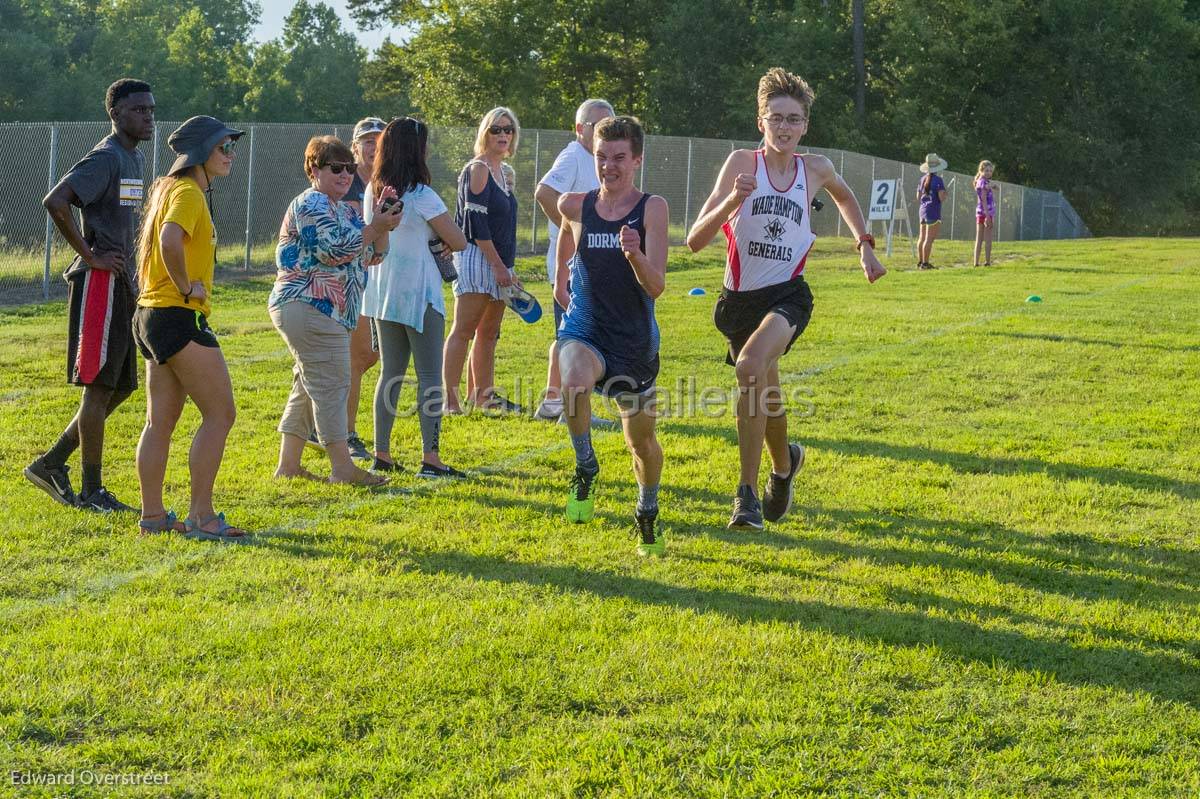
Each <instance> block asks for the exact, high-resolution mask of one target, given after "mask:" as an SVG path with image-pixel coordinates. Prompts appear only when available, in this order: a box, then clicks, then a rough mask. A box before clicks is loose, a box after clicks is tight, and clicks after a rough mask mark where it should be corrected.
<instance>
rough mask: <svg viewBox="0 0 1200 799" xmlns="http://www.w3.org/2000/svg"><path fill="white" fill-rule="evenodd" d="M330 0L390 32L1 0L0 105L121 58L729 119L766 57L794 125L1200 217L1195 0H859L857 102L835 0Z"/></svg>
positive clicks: (361, 103)
mask: <svg viewBox="0 0 1200 799" xmlns="http://www.w3.org/2000/svg"><path fill="white" fill-rule="evenodd" d="M349 5H350V6H351V7H352V8H353V9H354V12H355V14H356V15H357V17H358V19H359V20H360V21H361V22H362V23H364V24H373V25H388V26H395V28H396V30H397V31H399V32H400V33H401V34H402V35H401V36H400V37H399V38H402V39H403V40H402V41H395V42H393V41H389V42H388V43H386V44H385V45H384V46H383V47H382V48H380V50H379V51H378V52H376V53H374V54H368V53H367V52H365V51H364V50H362V49H361V48H359V47H358V46H357V45H356V43H355V42H354V39H353V34H352V33H351V32H348V31H346V30H345V29H344V28H343V26H342V25H341V24H340V22H339V20H338V18H337V17H336V15H335V14H334V13H333V12H332V11H331V10H330V9H329V8H328V7H327V6H325V5H324V4H322V3H319V2H317V3H310V2H309V0H299V2H298V3H297V5H296V7H295V9H294V10H293V11H292V12H291V14H290V15H289V18H288V20H287V27H286V30H285V31H284V33H283V35H282V36H281V37H280V38H279V39H278V40H275V41H271V42H267V43H263V44H255V43H253V42H252V41H251V40H250V31H251V29H252V28H253V25H254V22H255V20H257V18H258V15H259V13H260V11H259V8H258V6H257V5H256V3H255V2H254V0H184V2H183V3H172V4H166V3H163V2H162V0H111V1H110V2H105V3H97V2H95V0H46V2H42V0H37V1H36V2H35V0H0V17H3V18H4V20H5V26H4V29H3V30H2V31H0V70H2V73H0V74H3V75H5V79H4V80H3V81H0V120H39V119H52V118H53V119H68V118H71V119H78V118H81V117H86V118H96V117H98V116H101V115H102V113H103V112H102V109H101V108H100V107H99V105H100V104H99V103H98V101H97V99H96V98H97V97H98V96H99V94H100V92H101V91H102V90H103V87H104V85H105V84H106V83H107V82H108V81H109V80H111V79H112V78H114V77H116V76H118V75H121V74H137V75H144V76H146V77H147V78H148V79H151V80H153V81H154V83H155V85H156V86H157V87H159V89H160V90H159V92H158V95H159V100H160V104H161V106H162V109H163V114H164V115H165V116H168V117H181V116H184V115H186V114H189V113H195V112H199V111H211V112H214V113H218V114H224V115H226V116H229V117H236V118H238V119H242V120H261V121H296V120H308V121H316V122H347V121H351V120H353V119H355V118H357V117H358V116H360V115H361V114H362V113H364V112H365V111H367V110H368V109H370V110H372V111H376V112H379V113H382V114H384V115H389V114H391V113H396V112H401V111H416V112H419V113H421V114H424V116H425V118H426V119H428V120H429V121H430V122H433V123H443V124H446V123H454V124H473V123H474V122H475V121H476V120H477V119H478V118H479V115H480V114H481V113H482V112H483V111H486V110H487V109H488V108H491V107H493V106H495V105H498V104H504V105H508V106H509V107H511V108H513V109H514V110H515V111H516V112H517V113H518V115H519V116H520V117H521V121H522V123H523V124H525V125H526V126H531V127H550V128H562V127H565V126H566V125H568V124H569V122H570V119H571V114H572V112H573V110H574V108H575V106H576V105H577V104H578V102H579V100H580V99H582V98H583V97H585V96H605V97H607V98H609V99H610V100H612V101H613V102H614V103H615V104H616V106H617V107H618V108H619V109H620V110H622V111H629V112H632V113H636V114H638V115H639V116H641V117H642V118H643V119H644V120H645V121H646V122H647V123H648V124H649V126H650V128H651V130H652V132H655V133H663V134H675V135H692V136H712V137H726V138H737V139H748V138H754V137H755V136H756V131H755V129H754V88H755V81H756V80H757V78H758V76H759V75H761V74H762V72H763V71H764V70H765V68H767V67H769V66H772V65H775V64H782V65H784V66H787V67H789V68H790V69H792V70H794V71H796V72H799V73H800V74H802V75H804V76H805V77H806V78H808V79H809V80H810V82H811V83H812V84H813V86H814V88H815V89H816V92H817V104H816V106H815V108H814V111H813V118H812V125H811V129H810V132H809V134H808V137H807V141H808V142H809V143H810V144H813V145H817V146H824V147H837V148H842V149H847V150H856V151H860V152H867V153H871V154H874V155H879V156H885V157H890V158H895V159H900V160H906V161H910V162H912V161H919V160H920V159H921V158H922V157H923V156H924V154H925V153H926V152H929V151H937V152H938V153H940V154H941V155H942V156H943V157H945V158H947V159H948V160H949V161H950V163H951V165H952V167H953V168H955V169H956V170H960V171H964V172H971V171H973V168H974V165H975V164H976V163H977V162H978V161H979V160H980V159H982V158H989V159H991V160H993V161H995V162H996V163H997V165H998V173H997V174H998V177H1000V178H1002V179H1006V180H1010V181H1014V182H1018V183H1023V184H1026V185H1032V186H1038V187H1042V188H1049V189H1058V190H1062V191H1063V192H1064V193H1065V194H1066V195H1067V197H1068V198H1069V199H1070V200H1071V202H1072V204H1073V205H1074V206H1075V208H1076V209H1077V210H1078V211H1079V212H1080V213H1081V214H1082V215H1083V217H1084V218H1085V220H1086V221H1087V223H1088V224H1089V226H1090V227H1091V229H1092V230H1093V231H1094V232H1097V233H1112V232H1124V233H1163V232H1200V221H1198V220H1200V3H1197V2H1196V0H1134V1H1133V2H1126V1H1125V0H1044V1H1042V2H1030V0H989V2H986V3H979V2H974V0H872V2H868V3H867V4H866V76H867V78H866V79H867V87H866V88H867V95H866V98H867V99H866V111H867V113H866V117H865V120H864V122H863V123H862V124H858V123H857V122H856V120H855V115H854V65H853V63H852V58H851V52H852V48H851V32H850V27H851V26H850V13H851V12H850V3H849V2H846V1H845V0H840V1H839V2H832V0H794V1H793V2H789V1H788V0H663V1H662V2H651V0H621V2H614V1H613V0H572V2H567V0H442V1H441V2H436V3H434V2H428V1H427V0H349ZM164 34H165V35H164ZM29 86H40V87H45V88H44V90H43V91H40V92H37V93H30V92H29V91H28V87H29Z"/></svg>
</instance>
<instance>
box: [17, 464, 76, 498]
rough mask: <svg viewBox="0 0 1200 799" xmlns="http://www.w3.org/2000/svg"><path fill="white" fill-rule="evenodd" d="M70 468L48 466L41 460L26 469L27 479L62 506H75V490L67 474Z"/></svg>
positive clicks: (65, 466) (64, 465)
mask: <svg viewBox="0 0 1200 799" xmlns="http://www.w3.org/2000/svg"><path fill="white" fill-rule="evenodd" d="M69 470H70V467H69V466H67V465H66V464H63V465H62V466H47V465H46V464H45V463H44V462H43V461H42V459H41V458H38V459H37V460H35V461H34V462H33V463H31V464H29V465H28V466H26V467H25V479H26V480H28V481H29V482H31V483H33V484H34V485H35V486H37V487H38V488H40V489H42V490H43V491H45V492H46V493H47V494H49V495H50V498H51V499H53V500H54V501H55V502H58V503H59V504H62V505H72V506H73V505H74V504H75V502H76V498H75V489H73V488H71V478H70V476H69V475H68V474H67V472H68V471H69Z"/></svg>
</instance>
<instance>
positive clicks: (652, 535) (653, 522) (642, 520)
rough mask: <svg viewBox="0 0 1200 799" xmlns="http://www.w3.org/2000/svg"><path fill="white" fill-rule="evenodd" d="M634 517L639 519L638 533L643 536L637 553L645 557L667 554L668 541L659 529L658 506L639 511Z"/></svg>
mask: <svg viewBox="0 0 1200 799" xmlns="http://www.w3.org/2000/svg"><path fill="white" fill-rule="evenodd" d="M633 518H634V519H636V520H637V526H638V534H639V536H640V537H641V538H640V540H639V541H638V546H637V553H638V554H639V555H641V556H643V557H646V556H650V555H654V556H657V557H662V556H663V555H665V554H667V542H666V541H664V540H663V536H662V532H661V531H660V530H659V529H658V508H655V509H654V510H653V511H649V512H647V513H643V512H642V511H637V512H636V513H635V514H634V516H633Z"/></svg>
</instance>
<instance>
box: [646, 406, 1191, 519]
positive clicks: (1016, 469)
mask: <svg viewBox="0 0 1200 799" xmlns="http://www.w3.org/2000/svg"><path fill="white" fill-rule="evenodd" d="M721 421H724V420H716V422H717V423H710V424H701V423H698V422H695V421H685V420H682V419H669V420H665V421H664V422H663V423H662V425H663V431H664V432H669V433H674V434H677V435H683V436H692V435H702V436H717V437H719V438H724V439H725V440H727V441H729V442H730V443H732V444H734V445H735V446H736V444H737V430H736V429H735V428H734V426H733V424H732V422H728V423H726V424H720V422H721ZM800 440H801V441H802V442H803V443H804V445H805V446H808V447H811V448H812V449H813V450H814V451H816V450H823V449H824V450H830V451H832V452H838V453H841V454H843V455H853V456H863V457H871V458H886V459H888V460H895V461H912V462H914V463H921V462H924V463H935V464H938V465H939V466H947V467H949V468H951V469H953V470H954V471H956V472H960V473H962V474H999V475H1010V474H1044V475H1046V476H1047V477H1050V478H1052V479H1054V480H1086V479H1090V480H1095V481H1096V482H1098V483H1102V484H1104V485H1112V486H1121V487H1123V488H1137V489H1145V490H1149V491H1165V492H1169V493H1172V494H1175V495H1176V496H1179V497H1181V498H1183V499H1200V483H1195V482H1190V481H1188V480H1177V479H1174V478H1171V477H1162V476H1160V475H1157V474H1150V473H1147V472H1135V471H1133V470H1131V469H1114V468H1112V467H1109V466H1085V465H1083V464H1078V463H1055V462H1052V461H1043V460H1038V459H1036V458H996V457H991V456H988V455H976V454H974V453H971V452H952V451H949V450H941V449H931V448H929V447H917V446H912V445H909V444H893V443H891V442H888V441H875V440H871V439H830V438H815V437H811V436H808V435H804V434H801V437H800ZM764 457H765V456H764Z"/></svg>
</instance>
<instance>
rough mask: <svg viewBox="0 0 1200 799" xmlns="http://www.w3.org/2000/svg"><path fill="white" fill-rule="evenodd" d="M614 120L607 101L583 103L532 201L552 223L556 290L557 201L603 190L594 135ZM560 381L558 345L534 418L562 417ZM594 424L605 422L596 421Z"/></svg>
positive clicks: (549, 262) (557, 315) (558, 315)
mask: <svg viewBox="0 0 1200 799" xmlns="http://www.w3.org/2000/svg"><path fill="white" fill-rule="evenodd" d="M611 116H615V113H614V112H613V107H612V105H610V104H609V103H608V101H607V100H584V101H583V103H582V104H581V105H580V106H579V109H578V110H577V111H576V112H575V141H573V142H571V143H570V144H568V145H567V146H566V147H564V148H563V150H562V152H560V153H559V154H558V157H557V158H555V159H554V166H552V167H550V171H549V172H547V173H546V176H545V177H543V178H542V179H541V181H540V182H539V183H538V185H537V190H536V191H535V192H534V193H533V198H534V199H535V200H537V204H538V206H539V207H540V208H541V209H542V212H543V213H544V214H546V218H547V219H548V220H549V231H550V249H548V250H547V251H546V277H547V278H548V279H549V280H550V285H551V287H553V286H554V274H555V272H556V271H557V264H556V263H555V261H554V253H555V250H556V249H557V245H558V227H559V222H560V219H559V214H558V198H559V195H561V194H566V193H567V192H576V191H580V192H589V191H592V190H593V189H598V188H600V179H599V178H598V177H596V163H595V160H594V159H593V156H592V134H593V132H594V131H595V129H596V124H597V123H598V122H600V121H601V120H602V119H605V118H606V117H611ZM564 310H566V309H564V308H561V307H559V305H558V303H557V302H555V303H554V333H555V336H556V337H557V335H558V325H559V322H560V321H561V320H562V315H563V311H564ZM561 388H562V387H561V379H560V377H559V374H558V342H557V340H556V341H554V342H551V344H550V368H549V369H548V370H547V373H546V394H545V397H544V398H543V399H542V404H541V405H539V406H538V409H537V412H536V413H535V414H534V416H535V418H538V419H542V420H545V421H548V422H553V421H556V420H558V419H559V417H561V416H562V411H563V403H562V390H561ZM592 421H593V422H597V421H602V420H597V419H595V418H593V420H592Z"/></svg>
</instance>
